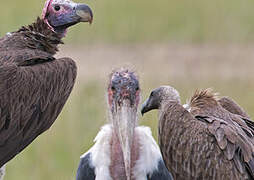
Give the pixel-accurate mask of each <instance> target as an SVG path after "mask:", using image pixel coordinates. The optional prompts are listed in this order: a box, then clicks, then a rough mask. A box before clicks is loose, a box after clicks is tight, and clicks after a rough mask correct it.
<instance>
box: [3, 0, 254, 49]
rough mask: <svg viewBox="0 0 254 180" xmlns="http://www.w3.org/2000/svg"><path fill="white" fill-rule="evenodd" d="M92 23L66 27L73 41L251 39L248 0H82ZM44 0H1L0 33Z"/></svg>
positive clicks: (31, 15) (28, 18) (32, 14)
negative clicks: (89, 10) (88, 8)
mask: <svg viewBox="0 0 254 180" xmlns="http://www.w3.org/2000/svg"><path fill="white" fill-rule="evenodd" d="M85 3H87V4H89V5H90V6H91V7H92V9H93V11H94V24H93V25H92V26H88V25H83V24H82V25H81V24H80V25H77V26H75V27H73V28H71V30H70V32H69V34H68V37H67V39H68V40H67V41H68V42H72V43H82V44H84V43H91V42H109V43H132V42H146V43H153V42H168V41H173V42H174V41H176V42H189V43H204V42H236V43H243V42H252V41H253V40H254V33H253V32H254V21H253V17H254V11H253V6H254V1H253V0H244V1H239V0H213V1H208V0H181V1H177V0H156V1H154V0H107V1H105V0H87V1H85ZM43 4H44V1H43V0H24V1H17V0H15V1H3V2H2V3H1V6H0V16H1V24H2V25H1V26H0V35H1V36H2V35H4V34H5V33H6V32H9V31H14V30H16V29H18V28H19V27H20V26H21V25H25V24H29V23H31V22H33V20H34V19H35V18H36V16H38V15H40V14H41V9H42V7H43Z"/></svg>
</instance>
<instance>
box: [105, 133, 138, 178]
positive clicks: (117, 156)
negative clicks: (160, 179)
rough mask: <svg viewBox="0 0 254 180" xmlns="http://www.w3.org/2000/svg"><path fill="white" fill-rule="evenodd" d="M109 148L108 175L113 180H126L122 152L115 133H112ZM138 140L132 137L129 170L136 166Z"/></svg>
mask: <svg viewBox="0 0 254 180" xmlns="http://www.w3.org/2000/svg"><path fill="white" fill-rule="evenodd" d="M110 146H111V151H110V152H111V164H110V175H111V177H112V179H113V180H126V179H127V178H126V173H125V167H124V158H123V152H122V149H121V146H120V142H119V139H118V137H117V135H116V133H114V132H113V134H112V139H111V142H110ZM139 146H140V144H139V139H138V137H137V136H136V135H134V140H133V144H132V149H131V169H133V167H134V166H135V164H136V161H137V160H138V158H139ZM131 179H132V180H135V179H134V177H131Z"/></svg>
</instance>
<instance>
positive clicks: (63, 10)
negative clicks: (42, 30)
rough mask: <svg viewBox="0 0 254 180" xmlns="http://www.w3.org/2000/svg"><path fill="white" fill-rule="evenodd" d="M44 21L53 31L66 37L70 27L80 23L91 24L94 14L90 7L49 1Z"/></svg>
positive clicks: (63, 1) (66, 0) (71, 2)
mask: <svg viewBox="0 0 254 180" xmlns="http://www.w3.org/2000/svg"><path fill="white" fill-rule="evenodd" d="M42 19H43V20H44V21H45V22H46V23H47V24H48V26H49V28H50V29H51V30H52V31H54V32H56V33H59V34H60V35H61V36H64V35H65V32H66V30H67V28H68V27H70V26H73V25H75V24H77V23H79V22H89V23H91V22H92V20H93V13H92V10H91V9H90V7H89V6H87V5H85V4H77V3H75V2H73V1H71V0H47V1H46V3H45V6H44V8H43V11H42Z"/></svg>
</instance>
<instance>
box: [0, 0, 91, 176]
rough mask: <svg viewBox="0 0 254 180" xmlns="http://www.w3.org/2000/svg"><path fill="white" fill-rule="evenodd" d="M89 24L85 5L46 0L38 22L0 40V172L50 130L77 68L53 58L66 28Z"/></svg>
mask: <svg viewBox="0 0 254 180" xmlns="http://www.w3.org/2000/svg"><path fill="white" fill-rule="evenodd" d="M56 7H57V8H56ZM92 19H93V14H92V11H91V9H90V8H89V7H88V6H87V5H85V4H77V3H74V2H72V1H71V0H47V1H46V4H45V7H44V8H43V13H42V19H41V18H37V20H36V22H35V23H33V24H32V25H29V26H23V27H22V28H20V29H19V30H18V31H16V32H13V33H7V35H6V36H4V37H3V38H1V39H0V168H1V167H2V166H3V165H4V164H5V163H6V162H8V161H9V160H11V159H12V158H13V157H14V156H15V155H17V154H18V153H19V152H21V151H22V150H23V149H24V148H25V147H26V146H28V145H29V144H30V143H31V142H32V141H33V140H34V139H35V138H36V137H37V136H38V135H40V134H41V133H43V132H44V131H46V130H47V129H49V128H50V127H51V125H52V124H53V123H54V121H55V120H56V118H57V116H58V115H59V113H60V112H61V110H62V108H63V106H64V104H65V102H66V101H67V99H68V97H69V95H70V93H71V91H72V88H73V86H74V83H75V78H76V74H77V72H76V71H77V67H76V64H75V62H74V61H73V60H72V59H70V58H60V59H55V58H54V55H55V53H56V52H57V51H58V48H57V46H58V45H59V44H63V42H62V40H61V39H62V37H64V36H65V34H66V31H67V28H68V27H70V26H72V25H75V24H77V23H79V22H90V23H91V22H92ZM0 171H3V172H4V167H3V168H2V169H1V170H0ZM0 178H3V175H0Z"/></svg>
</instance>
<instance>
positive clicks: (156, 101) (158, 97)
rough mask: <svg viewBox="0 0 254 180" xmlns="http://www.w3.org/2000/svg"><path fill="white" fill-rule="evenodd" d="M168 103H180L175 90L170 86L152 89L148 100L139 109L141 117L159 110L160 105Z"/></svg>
mask: <svg viewBox="0 0 254 180" xmlns="http://www.w3.org/2000/svg"><path fill="white" fill-rule="evenodd" d="M169 101H176V102H178V103H180V95H179V93H178V91H177V90H176V89H174V88H173V87H171V86H161V87H159V88H156V89H154V90H153V91H152V92H151V94H150V96H149V98H148V99H147V100H146V101H145V102H144V103H143V105H142V108H141V113H142V115H143V114H144V113H146V112H148V111H151V110H153V109H161V107H162V105H163V104H164V103H166V102H169Z"/></svg>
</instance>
